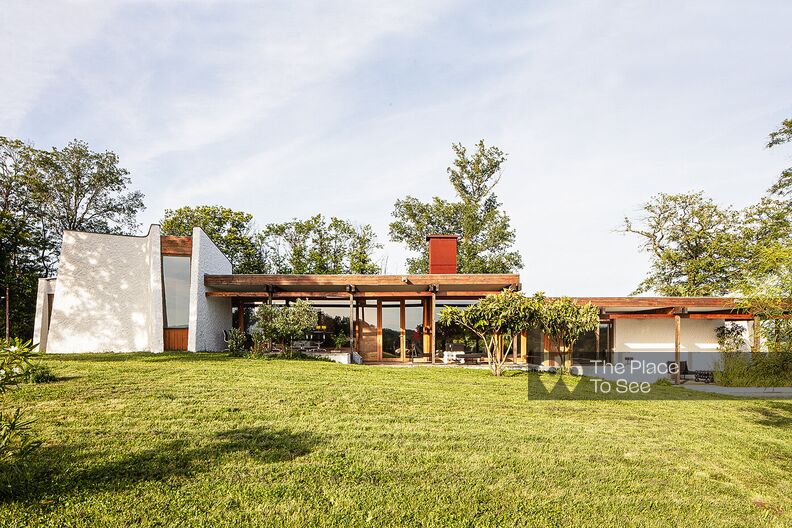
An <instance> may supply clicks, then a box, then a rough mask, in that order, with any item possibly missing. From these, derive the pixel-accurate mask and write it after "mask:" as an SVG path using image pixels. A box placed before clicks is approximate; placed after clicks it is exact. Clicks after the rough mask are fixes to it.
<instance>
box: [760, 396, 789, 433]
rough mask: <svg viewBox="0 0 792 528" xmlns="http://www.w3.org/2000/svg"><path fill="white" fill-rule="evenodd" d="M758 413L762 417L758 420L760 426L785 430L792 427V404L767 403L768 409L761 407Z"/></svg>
mask: <svg viewBox="0 0 792 528" xmlns="http://www.w3.org/2000/svg"><path fill="white" fill-rule="evenodd" d="M756 412H757V413H758V414H759V416H760V417H759V418H758V419H757V420H756V423H758V424H759V425H765V426H768V427H780V428H783V429H789V428H790V427H792V403H787V402H767V406H766V407H761V408H759V409H757V410H756Z"/></svg>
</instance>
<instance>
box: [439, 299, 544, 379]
mask: <svg viewBox="0 0 792 528" xmlns="http://www.w3.org/2000/svg"><path fill="white" fill-rule="evenodd" d="M542 302H543V297H542V295H541V294H536V295H535V296H533V297H526V296H525V295H522V294H521V293H518V292H515V291H512V290H503V291H502V292H501V293H499V294H497V295H488V296H486V297H484V298H483V299H481V300H480V301H478V302H477V303H476V304H473V305H471V306H469V307H467V308H458V307H456V306H448V307H446V308H444V309H443V311H442V312H440V324H442V325H446V326H451V325H458V326H461V327H463V328H466V329H468V330H470V331H471V332H473V333H474V334H476V335H477V336H478V337H479V338H480V339H481V340H482V341H483V342H484V348H485V350H486V351H487V360H488V362H489V365H490V370H491V371H492V374H493V375H495V376H500V375H501V373H502V372H503V365H504V364H505V363H506V360H507V359H508V357H509V353H510V352H511V348H512V343H514V338H515V337H516V336H518V335H519V334H520V333H521V332H523V331H527V330H528V329H530V328H532V327H536V326H538V325H539V324H540V314H541V304H542Z"/></svg>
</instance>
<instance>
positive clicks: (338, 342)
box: [333, 333, 349, 350]
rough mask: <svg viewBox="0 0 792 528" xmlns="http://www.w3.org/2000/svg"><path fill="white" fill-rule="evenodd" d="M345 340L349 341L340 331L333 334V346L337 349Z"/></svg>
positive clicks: (343, 344)
mask: <svg viewBox="0 0 792 528" xmlns="http://www.w3.org/2000/svg"><path fill="white" fill-rule="evenodd" d="M347 342H349V338H348V337H347V336H345V335H344V334H342V333H338V334H335V335H334V336H333V345H335V347H336V348H337V349H339V350H340V349H342V348H344V347H345V346H346V344H347Z"/></svg>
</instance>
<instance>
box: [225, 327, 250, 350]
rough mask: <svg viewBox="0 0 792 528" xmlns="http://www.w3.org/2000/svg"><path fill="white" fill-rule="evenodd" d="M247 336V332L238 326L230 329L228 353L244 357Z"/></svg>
mask: <svg viewBox="0 0 792 528" xmlns="http://www.w3.org/2000/svg"><path fill="white" fill-rule="evenodd" d="M246 344H247V336H246V335H245V332H243V331H242V330H240V329H238V328H232V329H231V330H229V331H228V355H229V356H231V357H242V356H243V355H244V353H245V345H246Z"/></svg>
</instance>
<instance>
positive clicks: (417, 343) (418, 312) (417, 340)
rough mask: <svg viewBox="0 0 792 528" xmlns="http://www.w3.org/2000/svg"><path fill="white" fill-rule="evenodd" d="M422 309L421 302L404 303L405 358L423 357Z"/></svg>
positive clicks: (410, 301) (408, 301)
mask: <svg viewBox="0 0 792 528" xmlns="http://www.w3.org/2000/svg"><path fill="white" fill-rule="evenodd" d="M423 322H424V309H423V303H421V301H415V300H406V301H404V338H405V339H404V340H405V347H406V349H407V350H406V353H407V358H409V359H412V360H415V359H416V358H423V357H424V346H423V334H424V326H423Z"/></svg>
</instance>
